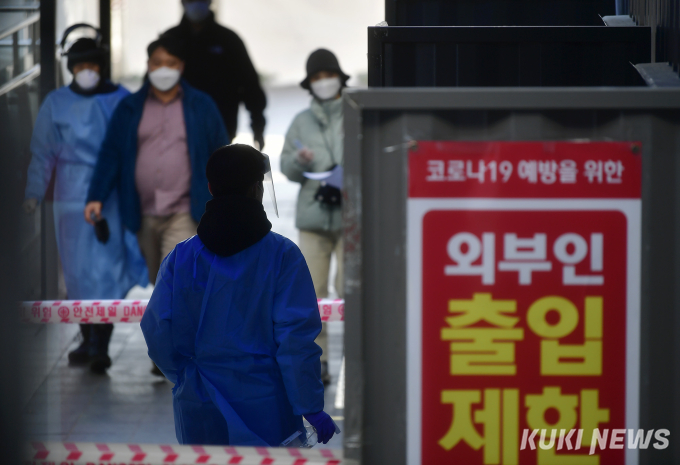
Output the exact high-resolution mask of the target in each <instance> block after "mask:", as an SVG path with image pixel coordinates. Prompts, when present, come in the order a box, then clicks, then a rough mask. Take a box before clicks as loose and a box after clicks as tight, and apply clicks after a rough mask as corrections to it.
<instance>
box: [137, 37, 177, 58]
mask: <svg viewBox="0 0 680 465" xmlns="http://www.w3.org/2000/svg"><path fill="white" fill-rule="evenodd" d="M159 47H163V48H164V49H165V50H167V52H168V53H169V54H170V55H172V56H176V57H177V58H179V59H180V60H182V61H186V59H187V52H186V47H185V45H184V42H183V41H182V40H181V39H179V38H176V37H174V36H170V35H168V34H163V35H161V36H160V37H159V38H158V39H156V40H154V41H153V42H151V43H150V44H149V46H148V47H147V49H146V53H147V54H148V56H149V58H151V55H153V52H155V51H156V49H158V48H159Z"/></svg>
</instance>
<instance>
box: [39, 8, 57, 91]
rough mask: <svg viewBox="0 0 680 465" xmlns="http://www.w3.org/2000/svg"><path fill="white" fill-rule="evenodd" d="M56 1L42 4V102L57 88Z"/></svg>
mask: <svg viewBox="0 0 680 465" xmlns="http://www.w3.org/2000/svg"><path fill="white" fill-rule="evenodd" d="M56 3H57V2H56V0H42V1H41V2H40V100H41V101H42V100H44V99H45V97H46V96H47V94H49V93H50V92H52V91H53V90H54V89H56V88H57V66H56V62H55V61H56V60H55V56H56V51H57V50H56V45H55V44H56V42H57V38H56V37H57V24H56V18H57V6H56Z"/></svg>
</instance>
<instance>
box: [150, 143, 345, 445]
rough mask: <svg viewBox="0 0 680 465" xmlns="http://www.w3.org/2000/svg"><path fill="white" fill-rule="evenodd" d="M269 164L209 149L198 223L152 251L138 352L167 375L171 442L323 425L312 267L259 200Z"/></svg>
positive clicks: (320, 429)
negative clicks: (155, 254)
mask: <svg viewBox="0 0 680 465" xmlns="http://www.w3.org/2000/svg"><path fill="white" fill-rule="evenodd" d="M269 169H270V168H269V167H268V163H267V159H266V158H265V157H264V156H263V155H262V154H261V153H260V152H258V151H257V150H255V149H254V148H252V147H248V146H245V145H230V146H227V147H223V148H221V149H219V150H217V151H216V152H215V153H214V154H213V155H212V156H211V157H210V161H209V162H208V166H207V178H208V181H209V186H210V191H211V193H212V195H213V197H214V198H213V200H211V201H210V202H208V203H207V205H206V209H205V214H204V215H203V217H202V218H201V222H200V224H199V226H198V235H197V236H194V237H192V238H191V239H188V240H186V241H184V242H182V243H180V244H177V246H176V247H175V249H174V250H173V251H172V252H171V253H170V255H168V256H167V257H166V258H165V260H163V263H162V264H161V270H160V273H159V275H158V281H157V283H156V287H155V289H154V292H153V295H152V296H151V300H150V302H149V305H148V307H147V309H146V312H145V313H144V317H143V318H142V324H141V327H142V331H143V333H144V338H145V339H146V343H147V346H148V348H149V356H150V357H151V358H152V359H153V361H154V362H155V363H156V364H157V365H158V367H159V368H160V369H161V370H162V371H163V373H164V374H165V376H166V377H167V378H168V379H169V380H170V381H172V382H173V383H175V387H174V388H173V390H172V392H173V397H174V401H173V406H174V411H175V431H176V434H177V440H178V441H179V443H180V444H213V445H245V446H278V445H280V444H281V443H282V442H283V441H284V440H286V439H287V438H289V437H291V436H292V435H293V434H294V433H295V432H296V431H300V430H303V423H302V416H303V415H304V417H305V418H306V419H307V421H309V422H310V423H311V424H312V425H313V426H314V427H315V428H316V430H317V433H318V437H319V441H320V442H323V443H327V442H328V440H329V439H330V438H331V437H332V436H333V434H334V432H335V424H334V423H333V420H331V418H330V416H328V414H326V413H325V412H323V405H324V397H323V394H324V389H323V384H322V383H321V364H320V361H319V357H320V355H321V349H320V348H319V346H317V345H316V344H315V343H314V339H315V338H316V336H317V335H318V334H319V332H320V331H321V319H320V317H319V310H318V304H317V301H316V294H315V293H314V284H313V283H312V277H311V275H310V274H309V269H308V268H307V264H306V262H305V259H304V257H303V256H302V253H301V252H300V249H298V248H297V246H296V245H295V244H294V243H293V242H291V241H290V240H288V239H286V238H285V237H283V236H280V235H278V234H276V233H273V232H271V227H272V226H271V223H270V222H269V221H268V220H267V215H266V213H265V211H264V208H263V206H262V195H263V192H264V188H263V183H262V181H263V179H264V174H265V172H267V171H269ZM303 431H304V430H303Z"/></svg>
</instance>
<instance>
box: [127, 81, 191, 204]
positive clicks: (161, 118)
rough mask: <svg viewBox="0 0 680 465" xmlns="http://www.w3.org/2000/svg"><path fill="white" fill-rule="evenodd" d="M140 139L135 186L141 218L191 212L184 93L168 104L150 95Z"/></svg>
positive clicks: (141, 123) (140, 125)
mask: <svg viewBox="0 0 680 465" xmlns="http://www.w3.org/2000/svg"><path fill="white" fill-rule="evenodd" d="M137 137H138V141H137V163H136V166H135V184H136V186H137V192H138V193H139V197H140V201H141V204H142V214H143V215H154V216H167V215H173V214H175V213H186V212H189V211H190V210H191V198H190V189H191V163H190V161H189V149H188V147H187V130H186V125H185V124H184V108H183V105H182V90H181V89H180V92H179V94H178V95H177V97H176V98H174V99H173V100H172V101H170V102H168V103H167V104H164V103H163V102H161V101H160V100H158V99H157V98H156V97H155V96H154V94H153V92H152V91H149V96H148V97H147V99H146V102H145V103H144V112H143V114H142V120H141V121H140V123H139V129H138V132H137Z"/></svg>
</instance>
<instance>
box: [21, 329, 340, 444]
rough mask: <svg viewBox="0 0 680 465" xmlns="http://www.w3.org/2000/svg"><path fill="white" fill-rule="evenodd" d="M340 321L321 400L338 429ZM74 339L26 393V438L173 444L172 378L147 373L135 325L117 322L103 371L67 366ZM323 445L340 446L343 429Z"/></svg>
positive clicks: (332, 338)
mask: <svg viewBox="0 0 680 465" xmlns="http://www.w3.org/2000/svg"><path fill="white" fill-rule="evenodd" d="M342 325H343V324H342V323H331V324H329V342H330V344H329V345H330V347H329V352H330V369H331V374H332V378H333V382H332V384H331V385H330V386H328V388H327V390H326V401H325V404H326V411H327V412H328V413H329V414H330V415H331V416H333V417H335V418H336V420H338V421H337V423H338V425H339V426H340V428H341V429H342V414H343V412H342V410H341V409H340V410H338V409H336V408H335V407H334V401H335V394H336V386H337V381H338V375H339V371H340V361H341V357H342ZM63 328H64V326H61V325H51V326H46V327H45V330H46V332H54V333H58V332H63ZM53 336H54V335H53ZM34 337H35V336H34ZM51 339H52V340H58V339H59V338H55V337H52V338H51ZM77 344H78V341H77V339H76V340H74V342H73V343H72V344H71V345H70V347H68V348H66V350H64V352H63V354H62V355H61V357H59V359H58V360H57V361H56V362H55V364H54V366H53V368H52V369H51V370H50V371H49V373H48V374H47V376H46V377H45V378H44V380H43V382H42V383H41V384H40V385H39V386H38V387H37V389H36V390H35V393H34V394H33V395H32V396H31V397H30V399H28V401H27V403H26V405H25V408H24V422H25V425H24V426H25V429H26V433H27V437H28V439H30V440H40V441H76V442H78V441H84V442H126V443H162V444H176V443H177V440H176V439H175V427H174V420H173V414H172V394H171V391H170V390H171V388H172V384H171V383H170V382H168V381H166V380H164V379H160V378H158V377H156V376H153V375H152V374H150V372H149V370H150V368H151V362H150V361H149V359H148V358H147V357H146V344H145V342H144V338H143V336H142V333H141V331H140V329H139V326H138V325H136V324H117V325H116V328H115V330H114V333H113V338H112V340H111V345H110V350H109V353H110V355H111V357H112V359H113V366H112V367H111V368H110V369H109V371H108V374H107V375H105V376H99V375H95V374H92V373H91V372H90V371H89V369H88V368H87V367H80V366H69V364H68V359H67V352H68V350H72V349H73V348H75V347H76V346H77ZM48 346H49V344H46V347H48ZM52 347H53V348H55V349H56V348H57V347H58V346H57V345H56V344H52ZM327 447H330V448H341V447H342V434H341V435H339V436H338V437H335V438H333V440H332V441H331V443H329V444H328V445H327Z"/></svg>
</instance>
